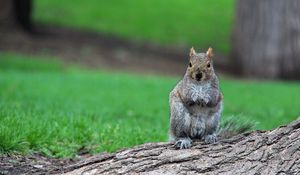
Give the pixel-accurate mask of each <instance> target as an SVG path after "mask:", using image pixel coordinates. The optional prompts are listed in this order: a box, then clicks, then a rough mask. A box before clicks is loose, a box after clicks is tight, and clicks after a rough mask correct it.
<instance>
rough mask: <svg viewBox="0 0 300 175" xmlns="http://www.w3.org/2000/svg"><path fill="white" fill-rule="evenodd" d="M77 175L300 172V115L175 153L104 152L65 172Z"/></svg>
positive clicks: (157, 146) (161, 149)
mask: <svg viewBox="0 0 300 175" xmlns="http://www.w3.org/2000/svg"><path fill="white" fill-rule="evenodd" d="M68 170H69V171H70V170H72V171H70V172H68V173H66V174H67V175H73V174H85V173H86V174H89V175H90V174H201V173H203V174H247V175H251V174H299V173H300V117H299V118H298V120H296V121H294V122H293V123H291V124H289V125H288V126H282V127H279V128H277V129H275V130H272V131H254V132H252V133H246V134H241V135H238V136H235V137H233V138H231V139H226V140H222V141H219V142H218V143H216V144H213V145H205V144H203V143H200V142H198V143H194V144H193V147H192V148H191V149H186V150H176V149H174V147H173V146H172V145H171V144H168V143H148V144H144V145H141V146H137V147H135V148H132V149H125V150H121V151H119V152H117V153H113V154H101V155H98V156H95V157H92V158H91V159H88V160H86V161H84V162H80V163H78V164H76V165H72V166H70V167H67V168H66V171H68Z"/></svg>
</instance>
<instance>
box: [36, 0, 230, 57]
mask: <svg viewBox="0 0 300 175" xmlns="http://www.w3.org/2000/svg"><path fill="white" fill-rule="evenodd" d="M234 2H235V1H234V0H222V1H218V0H210V1H204V0H176V1H173V0H164V1H160V0H151V1H139V0H126V1H125V0H110V1H98V0H85V1H82V0H72V1H71V0H68V1H67V0H65V1H60V0H39V1H35V2H34V3H35V4H34V7H35V8H34V15H33V17H34V20H35V21H38V22H40V23H47V24H52V25H57V26H67V27H74V28H78V29H83V30H91V31H96V32H101V33H104V34H108V35H114V36H118V37H121V38H125V39H130V40H137V41H147V42H153V43H158V44H162V45H168V46H169V45H173V46H176V47H178V46H184V47H191V46H194V47H196V48H207V47H209V46H213V47H214V48H215V50H216V51H217V52H221V53H224V54H226V53H228V52H229V49H230V48H229V43H230V42H229V41H230V32H231V26H232V21H233V16H234Z"/></svg>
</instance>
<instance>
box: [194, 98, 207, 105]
mask: <svg viewBox="0 0 300 175" xmlns="http://www.w3.org/2000/svg"><path fill="white" fill-rule="evenodd" d="M196 104H197V105H199V106H201V107H206V105H207V102H206V101H205V100H204V99H199V100H197V101H196Z"/></svg>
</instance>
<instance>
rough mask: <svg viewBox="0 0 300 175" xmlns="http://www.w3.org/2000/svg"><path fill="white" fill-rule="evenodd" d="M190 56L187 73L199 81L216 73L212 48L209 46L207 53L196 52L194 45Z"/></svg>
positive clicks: (207, 78)
mask: <svg viewBox="0 0 300 175" xmlns="http://www.w3.org/2000/svg"><path fill="white" fill-rule="evenodd" d="M189 57H190V58H189V59H190V62H189V65H188V68H187V75H188V76H190V78H192V79H193V80H195V81H198V82H201V81H206V80H209V79H210V78H211V76H212V75H213V73H214V69H213V65H212V57H213V53H212V48H209V49H208V50H207V52H206V53H196V51H195V50H194V48H193V47H192V48H191V50H190V54H189Z"/></svg>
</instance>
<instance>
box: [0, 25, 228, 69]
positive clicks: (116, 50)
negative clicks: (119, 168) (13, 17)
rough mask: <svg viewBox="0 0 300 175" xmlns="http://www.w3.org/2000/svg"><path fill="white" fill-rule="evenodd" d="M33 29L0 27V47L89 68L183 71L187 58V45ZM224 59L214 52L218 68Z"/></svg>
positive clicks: (78, 32) (4, 49) (66, 30)
mask: <svg viewBox="0 0 300 175" xmlns="http://www.w3.org/2000/svg"><path fill="white" fill-rule="evenodd" d="M35 31H36V32H35V33H27V32H24V31H23V30H20V29H19V28H18V27H14V28H5V27H2V28H1V27H0V51H1V50H2V51H12V52H19V53H24V54H29V55H50V56H55V57H58V58H61V59H63V60H64V61H65V62H67V63H75V64H81V65H85V66H87V67H92V68H100V69H105V70H118V71H120V70H121V71H129V72H138V73H143V74H159V75H183V74H184V72H185V69H186V64H187V62H188V61H187V58H188V52H189V48H172V47H161V46H158V45H155V44H151V43H141V42H135V41H128V40H125V39H121V38H116V37H113V36H108V35H103V34H99V33H95V32H86V31H79V30H74V29H67V28H60V27H51V26H43V25H37V26H36V27H35ZM205 49H206V48H205ZM203 50H204V49H203ZM226 60H227V59H226V57H224V56H222V55H219V54H216V58H215V66H216V67H217V68H218V70H222V71H224V70H225V71H226V69H227V67H226V65H227V64H226Z"/></svg>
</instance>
